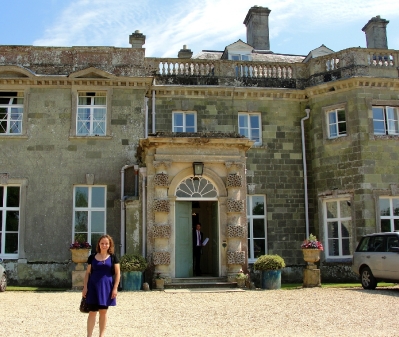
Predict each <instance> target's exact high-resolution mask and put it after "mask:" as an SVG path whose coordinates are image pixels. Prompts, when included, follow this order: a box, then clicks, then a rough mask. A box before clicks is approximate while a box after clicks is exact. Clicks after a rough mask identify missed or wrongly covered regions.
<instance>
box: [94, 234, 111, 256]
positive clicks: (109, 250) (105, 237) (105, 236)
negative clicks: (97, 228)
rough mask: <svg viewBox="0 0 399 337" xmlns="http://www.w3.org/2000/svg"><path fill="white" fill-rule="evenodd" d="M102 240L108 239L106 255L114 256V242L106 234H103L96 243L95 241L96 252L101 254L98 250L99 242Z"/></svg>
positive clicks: (99, 249)
mask: <svg viewBox="0 0 399 337" xmlns="http://www.w3.org/2000/svg"><path fill="white" fill-rule="evenodd" d="M102 239H108V241H109V247H108V251H107V252H108V254H114V251H115V244H114V240H113V239H112V237H111V236H110V235H108V234H105V235H103V236H101V237H100V238H99V239H98V241H97V246H96V252H97V253H100V252H101V248H100V241H101V240H102Z"/></svg>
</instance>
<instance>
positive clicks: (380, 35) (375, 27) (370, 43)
mask: <svg viewBox="0 0 399 337" xmlns="http://www.w3.org/2000/svg"><path fill="white" fill-rule="evenodd" d="M388 23H389V21H387V20H385V19H381V17H380V16H379V15H377V16H375V17H373V18H371V19H370V21H369V22H367V24H366V25H365V26H364V27H363V28H362V31H363V32H365V33H366V41H367V48H376V49H388V41H387V24H388Z"/></svg>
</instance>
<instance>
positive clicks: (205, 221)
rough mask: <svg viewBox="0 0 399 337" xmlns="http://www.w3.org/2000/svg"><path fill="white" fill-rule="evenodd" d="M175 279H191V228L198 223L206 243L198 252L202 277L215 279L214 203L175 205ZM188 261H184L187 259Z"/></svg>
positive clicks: (216, 225)
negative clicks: (200, 254) (200, 253)
mask: <svg viewBox="0 0 399 337" xmlns="http://www.w3.org/2000/svg"><path fill="white" fill-rule="evenodd" d="M175 221H176V252H175V256H176V260H175V263H176V270H175V274H176V277H192V276H193V275H194V274H193V244H192V242H193V239H192V237H193V234H194V230H195V225H196V224H197V223H198V222H200V223H201V231H202V232H203V235H204V237H205V238H209V241H208V243H207V245H206V246H205V247H203V249H202V256H201V270H202V275H203V276H204V277H206V276H219V244H218V242H219V221H218V202H217V201H177V202H176V217H175ZM187 255H188V256H189V257H190V258H187V257H188V256H187Z"/></svg>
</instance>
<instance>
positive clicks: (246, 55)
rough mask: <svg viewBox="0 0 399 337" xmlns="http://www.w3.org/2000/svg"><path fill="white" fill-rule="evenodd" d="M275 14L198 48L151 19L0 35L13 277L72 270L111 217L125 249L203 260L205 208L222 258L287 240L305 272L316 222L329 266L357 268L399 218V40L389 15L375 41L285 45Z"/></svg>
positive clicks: (181, 267)
mask: <svg viewBox="0 0 399 337" xmlns="http://www.w3.org/2000/svg"><path fill="white" fill-rule="evenodd" d="M270 13H271V11H270V10H269V9H268V8H265V7H257V6H255V7H252V8H250V9H249V11H248V13H247V14H246V16H245V19H244V24H245V26H246V28H247V41H241V40H238V41H236V42H233V41H232V43H231V44H230V45H228V46H226V47H225V48H224V49H223V50H221V51H209V50H204V51H202V52H200V53H199V54H198V55H195V56H194V55H193V52H192V51H191V50H190V49H188V48H187V47H186V46H184V47H183V49H181V50H180V51H176V52H177V57H176V58H155V57H146V56H145V49H144V48H143V46H144V45H145V39H146V36H145V35H143V34H142V33H140V32H139V31H136V32H135V33H133V34H132V35H130V37H129V42H130V44H131V46H132V47H131V48H119V47H36V46H15V45H12V46H5V45H1V46H0V197H1V198H0V215H1V225H0V257H1V258H3V260H4V265H5V267H6V269H7V272H8V277H9V282H10V283H12V284H19V285H39V286H40V285H50V286H71V272H72V270H74V266H75V265H74V263H72V262H71V255H70V251H69V245H70V244H71V243H72V242H73V241H74V240H76V239H78V240H87V241H89V242H91V243H92V244H95V243H96V242H97V239H98V237H99V236H100V235H102V234H104V233H108V234H110V235H111V236H112V237H113V238H114V239H115V242H116V248H117V253H118V255H124V254H125V253H140V254H143V255H144V256H145V257H146V258H147V260H148V261H149V262H150V265H151V270H152V272H154V271H156V272H160V273H162V274H163V275H164V276H165V277H167V279H172V278H182V277H191V276H193V270H192V252H191V249H192V247H191V245H192V240H191V236H192V226H193V225H194V224H195V223H196V222H198V221H199V222H201V223H202V231H203V232H204V235H205V236H206V237H208V238H209V242H208V244H207V245H206V246H205V247H204V249H203V251H204V252H203V256H202V270H203V273H204V274H205V275H209V276H218V277H224V278H226V279H228V278H230V279H231V278H232V277H234V276H235V274H236V273H237V271H238V270H239V269H240V268H243V269H244V270H247V269H248V268H250V267H251V264H252V263H253V262H254V261H256V259H257V257H258V256H260V255H262V254H265V253H270V254H279V255H281V256H282V257H283V258H284V259H285V261H286V264H287V267H286V268H285V269H284V270H283V274H282V280H283V282H288V281H290V282H301V281H302V272H303V268H304V266H305V262H304V260H303V257H302V252H301V248H300V246H301V243H302V241H303V240H304V239H305V238H306V237H307V236H308V235H309V234H310V233H313V234H316V235H317V237H318V238H319V239H320V240H321V241H322V243H323V245H324V247H325V249H324V252H323V254H322V259H321V261H320V269H321V279H322V282H323V281H339V280H342V281H344V280H354V274H352V273H351V271H350V265H351V257H352V253H353V250H354V249H355V247H356V244H357V242H358V240H359V238H360V236H362V235H363V234H366V233H372V232H378V231H393V230H399V211H398V210H399V171H398V160H399V150H398V141H399V116H398V108H399V79H398V69H399V68H398V62H399V51H397V50H391V49H388V44H387V33H386V27H387V24H388V21H387V20H385V19H382V18H380V17H379V16H376V17H373V18H371V20H370V21H369V22H368V23H366V25H365V26H364V27H363V29H362V30H363V31H364V32H365V36H366V41H367V47H366V48H360V47H359V48H358V47H356V48H348V49H344V50H341V51H337V52H335V51H333V50H331V49H329V48H327V47H326V46H324V45H322V46H320V47H319V48H316V49H314V50H312V51H310V52H309V54H308V55H306V56H302V55H284V54H279V53H278V52H277V51H272V50H273V48H272V46H270V43H269V14H270ZM244 15H245V13H244V14H243V17H244ZM359 29H361V27H359ZM349 33H350V32H349ZM152 38H156V37H152ZM359 43H361V41H359ZM147 277H148V275H147ZM149 277H152V276H149Z"/></svg>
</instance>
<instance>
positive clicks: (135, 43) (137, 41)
mask: <svg viewBox="0 0 399 337" xmlns="http://www.w3.org/2000/svg"><path fill="white" fill-rule="evenodd" d="M129 43H130V44H131V45H132V48H143V44H145V35H143V34H142V33H140V31H139V30H136V31H135V32H134V33H133V34H131V35H129Z"/></svg>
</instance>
